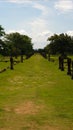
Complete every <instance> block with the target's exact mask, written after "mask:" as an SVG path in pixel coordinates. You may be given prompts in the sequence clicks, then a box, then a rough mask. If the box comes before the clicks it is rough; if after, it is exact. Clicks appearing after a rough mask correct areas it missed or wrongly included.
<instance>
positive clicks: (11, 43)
mask: <svg viewBox="0 0 73 130" xmlns="http://www.w3.org/2000/svg"><path fill="white" fill-rule="evenodd" d="M5 39H6V40H5V43H6V45H7V46H8V48H9V50H10V54H11V55H27V54H28V53H30V52H32V50H33V47H32V43H31V38H30V37H28V36H26V35H21V34H19V33H18V32H15V33H10V34H7V35H6V36H5Z"/></svg>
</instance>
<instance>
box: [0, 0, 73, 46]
mask: <svg viewBox="0 0 73 130" xmlns="http://www.w3.org/2000/svg"><path fill="white" fill-rule="evenodd" d="M0 25H2V27H3V28H4V29H5V32H7V33H10V32H20V33H22V34H25V35H28V36H30V37H31V38H32V42H33V44H34V48H43V47H45V46H46V45H47V44H48V42H47V38H48V37H49V36H51V35H53V34H54V33H57V34H60V33H68V34H69V35H73V0H0Z"/></svg>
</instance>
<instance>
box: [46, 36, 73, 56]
mask: <svg viewBox="0 0 73 130" xmlns="http://www.w3.org/2000/svg"><path fill="white" fill-rule="evenodd" d="M47 40H48V41H50V44H48V46H47V48H48V49H49V50H50V52H51V53H52V54H61V55H66V54H67V53H70V52H71V45H72V42H71V41H72V39H71V37H70V36H68V35H67V34H64V33H62V34H60V35H57V34H54V35H53V36H51V37H50V38H48V39H47Z"/></svg>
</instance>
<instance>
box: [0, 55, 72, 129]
mask: <svg viewBox="0 0 73 130" xmlns="http://www.w3.org/2000/svg"><path fill="white" fill-rule="evenodd" d="M0 130H73V81H72V80H71V78H70V77H68V76H66V72H61V71H59V70H58V63H57V61H55V62H54V63H53V62H48V61H47V60H45V59H44V58H43V57H41V56H40V55H34V56H33V57H31V58H30V59H28V60H26V61H24V63H20V64H18V65H16V66H15V69H14V70H13V71H10V70H7V71H6V72H4V73H2V74H0Z"/></svg>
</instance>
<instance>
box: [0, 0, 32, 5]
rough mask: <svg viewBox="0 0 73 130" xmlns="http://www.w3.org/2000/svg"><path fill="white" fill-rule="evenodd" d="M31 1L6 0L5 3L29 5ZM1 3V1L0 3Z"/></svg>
mask: <svg viewBox="0 0 73 130" xmlns="http://www.w3.org/2000/svg"><path fill="white" fill-rule="evenodd" d="M32 1H33V0H6V1H5V2H11V3H16V4H23V3H31V2H32ZM0 2H3V1H0Z"/></svg>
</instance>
